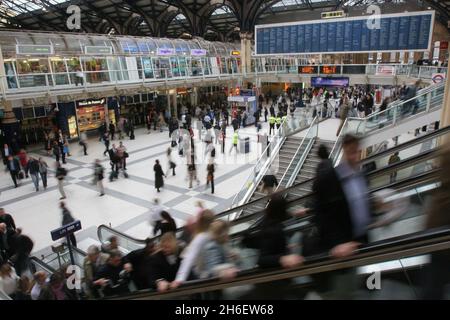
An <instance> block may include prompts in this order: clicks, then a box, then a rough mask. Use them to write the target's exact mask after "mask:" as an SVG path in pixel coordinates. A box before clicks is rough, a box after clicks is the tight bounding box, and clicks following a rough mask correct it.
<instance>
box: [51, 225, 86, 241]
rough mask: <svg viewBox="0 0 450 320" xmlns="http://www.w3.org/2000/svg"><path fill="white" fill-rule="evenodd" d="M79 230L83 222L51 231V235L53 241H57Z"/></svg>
mask: <svg viewBox="0 0 450 320" xmlns="http://www.w3.org/2000/svg"><path fill="white" fill-rule="evenodd" d="M79 230H81V221H80V220H77V221H74V222H72V223H69V224H66V225H65V226H62V227H60V228H58V229H55V230H52V231H50V234H51V236H52V240H53V241H56V240H58V239H61V238H64V237H66V236H68V235H70V234H72V233H74V232H75V231H79Z"/></svg>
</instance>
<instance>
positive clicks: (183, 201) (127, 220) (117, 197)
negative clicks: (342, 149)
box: [0, 124, 267, 254]
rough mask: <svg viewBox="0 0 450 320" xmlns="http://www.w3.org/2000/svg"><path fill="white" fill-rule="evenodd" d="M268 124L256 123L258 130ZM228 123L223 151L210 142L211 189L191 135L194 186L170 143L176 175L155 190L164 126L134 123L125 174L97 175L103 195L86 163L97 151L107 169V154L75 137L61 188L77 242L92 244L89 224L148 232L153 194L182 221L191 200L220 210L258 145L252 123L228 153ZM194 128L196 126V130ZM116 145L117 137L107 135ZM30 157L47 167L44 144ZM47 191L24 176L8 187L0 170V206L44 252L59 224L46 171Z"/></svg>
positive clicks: (248, 167)
mask: <svg viewBox="0 0 450 320" xmlns="http://www.w3.org/2000/svg"><path fill="white" fill-rule="evenodd" d="M266 130H267V126H266V124H263V132H264V131H266ZM231 132H232V129H231V128H228V130H227V133H228V136H229V137H228V138H227V141H226V153H225V154H222V153H221V149H220V147H219V145H217V146H216V153H217V157H216V162H217V170H216V175H215V182H216V190H215V194H214V195H212V194H211V193H210V190H206V188H205V182H206V164H205V163H201V162H202V159H203V154H204V149H203V143H202V142H201V140H198V139H197V137H196V154H197V159H198V160H197V163H198V167H197V170H198V178H199V179H200V182H201V183H200V185H199V186H196V184H195V183H194V188H193V189H189V188H188V181H187V180H186V177H187V169H186V160H185V158H181V157H179V155H178V152H176V151H177V149H176V148H175V149H174V152H172V155H173V159H174V161H175V162H176V163H177V168H176V176H172V175H169V176H168V178H167V179H165V187H164V189H163V190H162V192H161V193H157V192H156V190H155V188H154V173H153V165H154V162H155V160H156V159H159V160H160V161H161V164H162V167H163V170H165V169H166V168H167V159H166V155H165V152H166V150H167V148H168V147H169V145H170V140H169V137H168V133H167V132H162V133H159V132H154V131H152V132H151V133H150V134H147V132H146V130H144V129H138V130H136V139H135V140H133V141H130V140H128V139H125V140H124V144H125V146H126V147H127V149H128V153H129V154H130V158H129V159H128V163H127V169H128V173H129V175H130V176H129V178H128V179H125V178H123V177H122V176H121V177H120V178H119V179H118V180H116V181H114V182H109V181H108V180H107V179H105V180H104V184H105V188H106V196H104V197H99V196H98V194H99V193H98V190H97V188H96V186H94V185H92V183H91V182H92V174H93V170H92V163H93V162H94V160H95V159H96V158H99V159H101V160H102V163H103V165H104V166H105V168H107V172H108V173H109V160H108V159H107V158H106V157H104V156H103V154H102V153H103V151H104V146H103V144H102V143H101V142H99V141H98V139H92V140H91V141H90V142H89V146H88V153H89V155H88V156H83V155H82V152H81V150H80V149H81V148H80V146H79V145H78V144H77V143H73V144H72V145H71V152H72V156H71V157H68V160H67V165H66V168H67V169H68V171H69V173H68V177H67V179H66V185H65V191H66V193H67V196H68V197H67V200H66V204H67V207H68V208H69V209H70V210H71V212H72V214H73V215H74V217H76V218H77V219H79V220H81V223H82V226H83V230H81V231H79V232H77V234H76V236H77V239H78V241H79V247H80V249H84V250H85V249H86V248H87V247H88V246H89V245H90V244H92V243H97V235H96V230H97V226H98V225H100V224H107V225H111V226H112V227H114V228H117V229H118V230H120V231H123V232H126V233H127V234H130V235H132V236H134V237H136V238H145V237H146V236H148V235H150V232H151V228H150V226H149V224H148V218H149V210H150V208H151V206H152V200H153V199H154V198H155V197H158V198H159V199H160V201H161V203H162V205H163V206H165V207H166V208H167V209H168V211H169V212H170V213H171V214H172V216H173V217H174V218H175V219H176V222H177V224H179V225H183V224H184V222H185V221H186V220H187V219H188V218H189V217H190V216H191V215H193V214H194V213H195V211H194V205H195V202H196V201H198V200H201V201H203V203H204V204H205V206H206V207H208V208H211V209H213V210H214V211H215V212H220V211H223V210H224V209H227V208H228V207H229V205H230V204H231V201H232V199H233V197H234V195H235V194H236V193H237V192H238V191H239V190H240V189H241V187H242V185H243V181H244V180H245V179H246V178H247V177H248V175H249V174H250V172H251V168H252V166H253V164H254V163H255V160H256V159H257V157H258V155H259V154H260V152H261V145H260V144H258V143H257V134H256V129H255V127H254V126H252V127H247V128H245V129H242V130H241V131H240V136H241V137H244V136H248V137H250V140H251V152H250V153H249V154H247V155H243V154H238V155H237V156H236V155H229V154H228V150H229V148H230V144H231ZM195 133H196V134H197V130H195ZM113 142H114V143H116V144H118V142H119V141H118V140H115V141H113ZM30 154H32V155H34V156H42V157H43V158H44V159H45V160H46V161H47V163H48V164H49V165H50V166H51V167H52V169H53V163H54V160H53V159H52V158H50V157H47V156H46V154H45V153H44V152H43V151H40V150H36V151H33V152H30ZM48 181H49V182H48V188H47V190H43V188H42V187H41V190H40V191H39V192H35V191H34V186H33V184H32V182H31V179H25V180H24V181H22V182H21V185H20V186H19V187H18V188H17V189H15V188H14V187H13V186H12V181H11V178H10V176H9V173H7V172H5V171H3V172H1V173H0V206H1V207H4V208H5V210H6V211H7V212H8V213H10V214H12V215H13V216H14V219H15V220H16V224H17V225H18V226H20V227H22V228H23V232H24V233H25V234H27V235H29V236H30V237H31V238H32V239H33V240H34V242H35V247H34V252H35V253H36V254H43V253H45V252H48V250H49V246H50V245H52V244H53V242H52V240H51V238H50V230H52V229H55V228H57V227H59V226H60V224H61V212H60V209H59V207H58V205H59V197H60V195H59V192H58V189H57V187H56V179H55V177H54V174H53V170H52V172H50V173H49V177H48Z"/></svg>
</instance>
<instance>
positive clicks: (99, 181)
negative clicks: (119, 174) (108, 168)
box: [94, 159, 105, 197]
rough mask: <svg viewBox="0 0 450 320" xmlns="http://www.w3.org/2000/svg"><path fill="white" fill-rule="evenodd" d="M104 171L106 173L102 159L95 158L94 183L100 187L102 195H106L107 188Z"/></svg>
mask: <svg viewBox="0 0 450 320" xmlns="http://www.w3.org/2000/svg"><path fill="white" fill-rule="evenodd" d="M104 173H105V168H104V167H103V166H102V164H101V162H100V160H99V159H95V164H94V183H95V184H96V185H97V186H98V188H99V191H100V197H102V196H104V195H105V188H104V186H103V179H104V178H105V176H104Z"/></svg>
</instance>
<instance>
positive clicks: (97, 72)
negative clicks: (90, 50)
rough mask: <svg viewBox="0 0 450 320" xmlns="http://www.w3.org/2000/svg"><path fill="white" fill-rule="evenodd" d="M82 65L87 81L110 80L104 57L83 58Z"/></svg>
mask: <svg viewBox="0 0 450 320" xmlns="http://www.w3.org/2000/svg"><path fill="white" fill-rule="evenodd" d="M83 67H84V71H85V73H86V79H87V82H88V83H100V82H109V81H110V79H109V72H108V64H107V62H106V58H85V59H83Z"/></svg>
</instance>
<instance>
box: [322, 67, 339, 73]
mask: <svg viewBox="0 0 450 320" xmlns="http://www.w3.org/2000/svg"><path fill="white" fill-rule="evenodd" d="M320 73H322V74H340V73H341V66H321V67H320Z"/></svg>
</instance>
